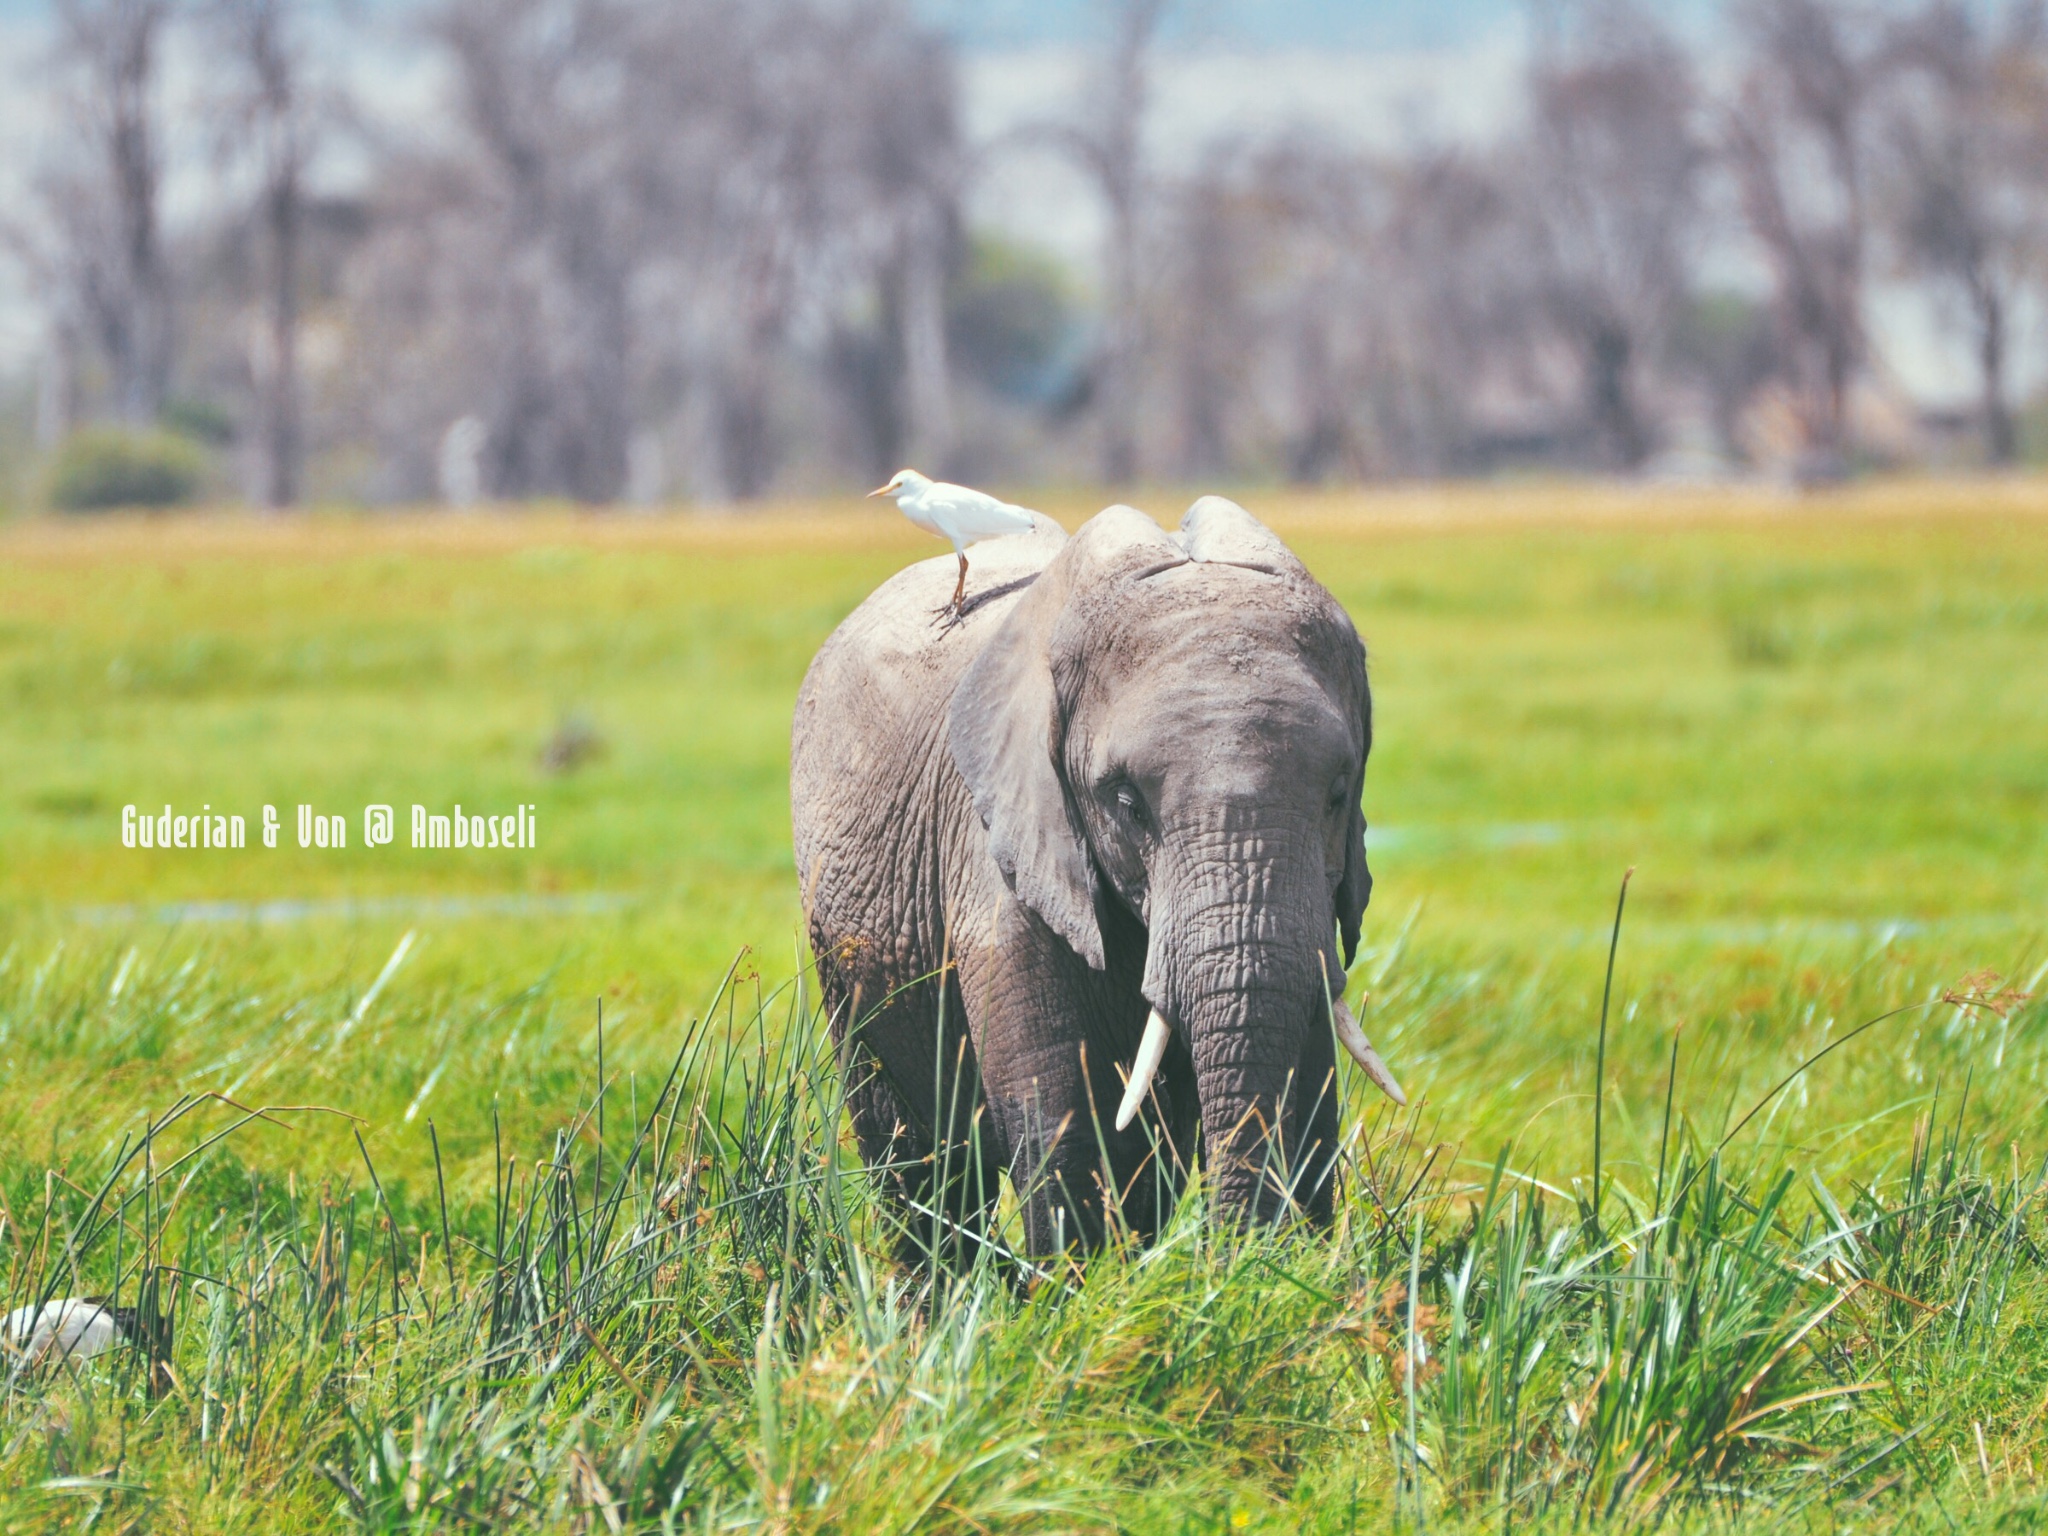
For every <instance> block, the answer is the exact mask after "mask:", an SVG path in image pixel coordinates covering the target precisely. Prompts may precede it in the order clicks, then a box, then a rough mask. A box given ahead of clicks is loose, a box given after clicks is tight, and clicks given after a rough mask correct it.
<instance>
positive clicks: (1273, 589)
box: [948, 496, 1398, 1216]
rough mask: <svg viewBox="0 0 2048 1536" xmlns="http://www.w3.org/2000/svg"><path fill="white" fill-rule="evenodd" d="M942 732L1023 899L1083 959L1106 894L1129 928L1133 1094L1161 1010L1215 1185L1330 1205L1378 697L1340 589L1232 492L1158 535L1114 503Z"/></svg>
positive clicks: (1253, 1205) (1054, 566) (1365, 875)
mask: <svg viewBox="0 0 2048 1536" xmlns="http://www.w3.org/2000/svg"><path fill="white" fill-rule="evenodd" d="M948 741H949V745H950V747H951V750H952V753H953V757H954V761H955V762H956V764H957V765H958V767H959V769H960V772H961V774H962V777H963V778H964V780H965V781H966V784H967V786H968V788H969V790H970V791H971V793H972V795H973V798H974V805H975V809H976V811H977V813H978V814H979V816H980V818H981V821H982V823H983V825H984V826H985V827H986V828H987V831H988V838H989V848H990V851H991V853H992V854H993V856H994V858H995V861H996V863H997V864H998V865H999V866H1000V868H1001V870H1002V873H1003V876H1004V878H1005V880H1006V881H1007V882H1008V883H1009V886H1010V888H1011V890H1012V891H1014V893H1015V895H1016V896H1017V898H1018V900H1019V901H1020V902H1022V903H1023V904H1024V905H1025V906H1027V907H1029V908H1030V909H1031V910H1032V911H1033V912H1035V913H1036V914H1037V915H1038V917H1039V918H1041V919H1042V920H1043V921H1044V922H1045V924H1046V925H1047V926H1048V927H1049V928H1051V929H1052V931H1053V932H1054V933H1056V934H1058V935H1059V936H1060V938H1062V939H1064V940H1065V941H1066V943H1067V944H1068V945H1069V946H1071V947H1072V949H1073V950H1074V952H1075V953H1076V954H1077V955H1079V956H1080V957H1081V958H1083V959H1084V960H1086V961H1087V963H1088V964H1090V965H1091V966H1093V967H1095V968H1097V969H1101V968H1103V966H1104V964H1105V955H1104V944H1105V937H1104V935H1105V924H1106V919H1107V917H1108V915H1109V908H1110V906H1111V905H1112V904H1115V905H1119V906H1121V907H1123V908H1124V909H1126V910H1127V911H1128V912H1129V913H1130V914H1132V915H1133V916H1135V917H1136V919H1137V920H1138V923H1139V924H1140V925H1142V928H1143V930H1144V933H1145V944H1146V952H1145V957H1144V965H1143V981H1142V990H1143V993H1144V997H1145V1000H1146V1002H1147V1003H1148V1004H1149V1005H1150V1007H1151V1010H1152V1022H1151V1023H1150V1025H1148V1028H1147V1038H1146V1040H1145V1042H1144V1044H1143V1045H1142V1046H1141V1048H1140V1051H1139V1060H1138V1062H1137V1064H1136V1066H1135V1067H1134V1078H1136V1079H1140V1080H1141V1081H1139V1082H1138V1085H1137V1088H1136V1091H1135V1092H1134V1093H1133V1094H1132V1095H1131V1098H1130V1100H1129V1101H1128V1102H1127V1114H1128V1111H1129V1109H1131V1108H1134V1107H1135V1103H1136V1100H1137V1099H1138V1098H1140V1097H1142V1095H1143V1091H1144V1082H1143V1081H1142V1079H1146V1078H1148V1077H1149V1074H1150V1072H1151V1070H1152V1069H1153V1068H1156V1066H1157V1064H1158V1060H1159V1055H1160V1052H1161V1049H1162V1048H1163V1047H1164V1045H1165V1044H1166V1033H1167V1031H1169V1030H1170V1031H1172V1032H1173V1033H1176V1034H1178V1035H1179V1036H1180V1037H1181V1038H1182V1040H1183V1041H1184V1042H1185V1043H1186V1045H1187V1047H1188V1050H1189V1052H1190V1054H1191V1056H1192V1058H1193V1061H1194V1066H1195V1088H1196V1094H1197V1097H1198V1100H1199V1104H1200V1118H1201V1127H1202V1138H1203V1147H1204V1154H1203V1155H1204V1159H1205V1161H1206V1163H1207V1165H1208V1167H1209V1169H1210V1176H1211V1180H1212V1187H1213V1188H1214V1189H1215V1191H1216V1192H1217V1196H1218V1198H1219V1200H1220V1202H1221V1203H1222V1204H1223V1205H1224V1206H1225V1207H1227V1208H1230V1209H1232V1210H1235V1211H1237V1212H1240V1213H1242V1214H1246V1215H1257V1216H1273V1215H1277V1214H1280V1213H1282V1212H1283V1211H1285V1210H1286V1209H1288V1208H1289V1206H1290V1204H1298V1205H1300V1206H1302V1207H1304V1208H1306V1209H1307V1210H1309V1211H1310V1213H1311V1214H1327V1211H1328V1208H1329V1205H1328V1202H1329V1193H1328V1171H1329V1164H1330V1161H1331V1159H1332V1158H1333V1157H1334V1155H1335V1130H1336V1112H1335V1084H1334V1082H1333V1080H1332V1076H1331V1074H1332V1068H1333V1060H1334V1058H1333V1054H1332V1051H1331V1048H1330V1041H1331V1027H1330V1026H1331V1021H1332V1000H1333V999H1337V1000H1338V1003H1337V1007H1338V1009H1339V1011H1341V998H1342V987H1343V966H1344V965H1347V964H1349V962H1350V958H1351V955H1352V952H1353V950H1354V948H1355V946H1356V945H1357V942H1358V933H1359V924H1360V920H1361V917H1362V914H1363V913H1364V911H1365V907H1366V903H1367V901H1368V900H1369V899H1370V896H1371V893H1372V876H1371V874H1370V873H1369V871H1368V870H1367V867H1366V855H1365V818H1364V813H1363V811H1362V810H1361V808H1360V796H1361V793H1362V791H1363V787H1364V776H1365V762H1366V754H1367V753H1368V751H1369V750H1370V749H1371V745H1372V705H1371V697H1370V694H1369V692H1368V689H1367V685H1366V672H1365V649H1364V646H1363V645H1362V644H1361V643H1360V641H1359V638H1358V633H1357V631H1356V630H1355V629H1354V628H1353V627H1352V624H1351V621H1350V619H1349V618H1348V617H1347V616H1346V614H1345V613H1344V611H1343V609H1342V608H1341V607H1339V606H1338V604H1337V603H1336V601H1335V600H1334V599H1333V598H1332V597H1331V596H1330V595H1329V593H1328V592H1326V591H1325V590H1324V589H1323V588H1322V587H1321V586H1320V585H1319V584H1318V583H1317V582H1316V581H1315V580H1314V578H1313V577H1311V576H1310V575H1309V573H1308V571H1307V570H1306V568H1304V567H1303V566H1302V564H1301V563H1300V561H1298V560H1297V559H1296V558H1295V557H1294V555H1293V554H1292V553H1291V552H1290V551H1289V550H1288V549H1287V548H1286V547H1285V546H1284V545H1283V544H1282V543H1281V542H1280V541H1279V540H1278V539H1277V538H1276V537H1274V535H1273V534H1272V533H1271V532H1269V531H1268V530H1267V529H1266V528H1265V527H1264V526H1263V525H1261V524H1260V523H1258V522H1257V521H1256V520H1254V519H1253V518H1252V517H1251V515H1250V514H1249V513H1247V512H1245V511H1244V510H1243V509H1242V508H1240V507H1238V506H1236V505H1235V504H1233V503H1231V502H1229V501H1225V500H1223V499H1222V498H1220V497H1213V496H1211V497H1204V498H1203V499H1202V500H1201V501H1198V502H1197V503H1195V505H1194V506H1193V507H1192V508H1191V509H1190V510H1189V512H1188V514H1187V516H1186V518H1185V519H1184V520H1183V522H1182V524H1181V527H1180V530H1179V532H1178V533H1176V534H1171V535H1169V534H1167V533H1165V532H1163V531H1162V530H1161V529H1160V528H1159V526H1158V525H1157V524H1155V523H1154V522H1153V521H1152V520H1151V519H1150V518H1149V517H1147V516H1145V514H1143V513H1141V512H1138V511H1135V510H1133V509H1131V508H1128V507H1112V508H1110V509H1109V510H1108V511H1105V512H1103V513H1101V514H1100V515H1098V516H1097V517H1095V518H1093V519H1092V520H1091V521H1090V522H1089V523H1088V524H1087V525H1086V526H1084V527H1083V528H1082V529H1081V531H1080V532H1079V533H1077V534H1076V535H1075V536H1074V537H1073V538H1072V539H1071V540H1070V541H1069V542H1068V543H1067V544H1066V545H1065V546H1064V547H1063V548H1062V549H1061V550H1060V552H1059V554H1058V555H1057V556H1055V557H1054V558H1053V560H1052V561H1051V562H1050V563H1049V564H1048V565H1047V567H1046V569H1045V570H1044V572H1043V573H1042V574H1041V575H1040V577H1039V578H1038V580H1037V582H1036V583H1035V584H1034V585H1033V586H1032V587H1031V589H1030V590H1029V591H1028V592H1026V593H1025V595H1024V596H1023V597H1022V598H1020V599H1019V601H1018V603H1017V605H1016V607H1015V608H1014V609H1013V610H1012V611H1011V613H1010V614H1009V615H1008V616H1007V617H1006V619H1005V620H1004V622H1003V625H1002V627H1001V628H1000V629H999V630H998V631H997V633H996V634H995V635H994V636H992V637H991V638H990V640H989V642H988V643H987V645H986V646H985V647H984V648H983V650H982V651H981V653H980V655H979V656H978V657H977V658H976V659H975V661H974V663H973V664H972V665H971V666H970V667H969V668H968V670H967V672H966V674H965V675H964V677H963V678H962V680H961V683H960V686H959V688H958V689H957V691H956V692H955V694H954V698H953V703H952V705H951V713H950V719H949V722H948ZM1115 926H1117V927H1119V928H1121V929H1127V928H1128V926H1129V925H1128V924H1120V925H1115ZM1340 956H1341V959H1340ZM1339 1022H1340V1033H1342V1032H1343V1026H1348V1035H1347V1036H1346V1038H1345V1043H1346V1044H1347V1045H1348V1046H1350V1047H1351V1049H1352V1051H1353V1054H1354V1055H1357V1054H1359V1050H1360V1048H1361V1047H1363V1036H1360V1035H1357V1029H1356V1025H1355V1024H1352V1023H1351V1022H1350V1020H1349V1016H1348V1015H1345V1016H1343V1018H1342V1019H1341V1020H1340V1021H1339ZM1349 1036H1356V1042H1355V1043H1354V1041H1353V1040H1352V1039H1351V1038H1349ZM1365 1052H1366V1055H1370V1050H1369V1047H1365ZM1148 1053H1149V1056H1150V1060H1149V1062H1148V1061H1147V1060H1146V1057H1147V1054H1148ZM1361 1059H1363V1058H1361ZM1377 1060H1378V1059H1377V1057H1373V1058H1372V1062H1371V1065H1374V1066H1376V1065H1377ZM1379 1072H1380V1074H1381V1075H1382V1076H1383V1074H1384V1068H1383V1067H1381V1068H1379ZM1385 1083H1386V1084H1387V1085H1391V1079H1385ZM1391 1091H1393V1092H1395V1093H1396V1094H1398V1089H1393V1090H1391ZM1281 1168H1286V1169H1288V1170H1290V1173H1289V1179H1290V1180H1291V1187H1290V1184H1289V1183H1288V1182H1286V1181H1283V1180H1281V1179H1279V1178H1276V1177H1275V1172H1276V1170H1277V1169H1281Z"/></svg>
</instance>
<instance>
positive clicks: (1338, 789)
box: [1330, 779, 1351, 815]
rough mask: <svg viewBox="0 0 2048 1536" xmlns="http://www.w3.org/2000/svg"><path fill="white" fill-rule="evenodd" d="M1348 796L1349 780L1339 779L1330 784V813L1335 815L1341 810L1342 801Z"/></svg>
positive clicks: (1342, 807) (1349, 795)
mask: <svg viewBox="0 0 2048 1536" xmlns="http://www.w3.org/2000/svg"><path fill="white" fill-rule="evenodd" d="M1350 798H1351V781H1350V780H1349V779H1339V780H1338V781H1337V782H1336V783H1335V784H1333V785H1331V786H1330V813H1331V814H1332V815H1335V814H1336V813H1338V812H1339V811H1342V810H1343V809H1344V808H1345V807H1344V802H1345V801H1346V800H1348V799H1350Z"/></svg>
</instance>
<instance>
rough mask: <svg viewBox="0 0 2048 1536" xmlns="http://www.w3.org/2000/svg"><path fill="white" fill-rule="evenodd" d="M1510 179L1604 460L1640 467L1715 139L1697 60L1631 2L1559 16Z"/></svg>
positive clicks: (1546, 34) (1534, 82)
mask: <svg viewBox="0 0 2048 1536" xmlns="http://www.w3.org/2000/svg"><path fill="white" fill-rule="evenodd" d="M1529 97H1530V121H1529V128H1528V132H1527V134H1526V136H1525V138H1524V139H1523V141H1522V144H1521V148H1520V153H1519V154H1517V155H1514V156H1513V158H1515V159H1516V160H1518V161H1519V163H1520V168H1521V169H1522V170H1523V171H1524V172H1525V174H1520V175H1515V176H1513V177H1511V178H1510V185H1512V186H1514V187H1515V188H1517V189H1518V191H1519V193H1520V197H1519V200H1518V201H1519V207H1520V210H1521V214H1522V216H1523V217H1524V218H1525V219H1526V220H1527V222H1528V225H1529V228H1530V231H1531V234H1532V236H1533V239H1532V246H1533V249H1534V253H1535V254H1536V257H1537V260H1538V262H1539V264H1540V275H1539V277H1538V284H1539V286H1540V288H1541V290H1542V300H1543V303H1544V305H1545V308H1546V309H1547V310H1548V311H1549V313H1550V315H1551V317H1552V318H1553V320H1554V322H1555V324H1556V325H1557V326H1558V327H1559V329H1560V330H1561V331H1562V333H1563V334H1564V336H1565V338H1566V339H1567V340H1568V341H1569V343H1570V345H1571V346H1572V348H1573V350H1574V351H1575V352H1576V354H1577V355H1578V358H1579V366H1580V369H1581V371H1582V375H1583V379H1584V389H1585V411H1586V415H1587V418H1588V420H1589V421H1590V423H1591V425H1592V429H1593V433H1594V437H1595V440H1596V442H1597V444H1598V452H1599V456H1600V457H1601V459H1602V460H1603V461H1604V462H1606V463H1607V464H1609V465H1612V466H1614V467H1616V468H1621V469H1634V468H1635V467H1637V466H1638V465H1639V464H1641V463H1642V461H1643V460H1644V458H1645V457H1647V456H1648V454H1649V452H1650V450H1651V447H1652V446H1653V441H1654V438H1655V430H1654V426H1653V423H1652V422H1651V421H1650V420H1649V419H1648V418H1647V415H1646V408H1645V404H1644V399H1643V391H1642V376H1643V374H1644V372H1645V370H1646V369H1648V368H1650V367H1652V366H1654V363H1655V360H1656V358H1657V355H1658V353H1659V352H1660V350H1661V348H1662V347H1663V345H1664V343H1665V341H1666V339H1667V338H1668V336H1669V334H1670V331H1671V327H1672V325H1673V322H1674V320H1675V319H1676V317H1677V315H1678V313H1679V311H1680V309H1681V307H1682V306H1683V304H1684V301H1685V297H1686V293H1687V289H1688V286H1689V273H1688V271H1687V266H1688V259H1689V256H1690V253H1691V250H1692V249H1693V247H1694V245H1695V243H1696V242H1695V235H1696V232H1697V226H1698V223H1699V217H1700V212H1701V209H1700V172H1701V169H1702V167H1703V165H1704V164H1705V161H1706V152H1705V146H1704V145H1703V144H1702V142H1701V140H1700V137H1699V134H1698V132H1697V129H1696V126H1695V119H1696V117H1697V115H1698V92H1697V89H1696V87H1695V85H1694V81H1693V71H1692V63H1691V60H1690V59H1689V58H1688V57H1687V55H1686V53H1685V51H1684V49H1683V48H1681V47H1680V46H1679V44H1678V43H1677V41H1676V40H1675V39H1674V38H1673V37H1672V35H1671V34H1670V33H1669V32H1667V31H1666V30H1665V29H1664V28H1663V27H1661V26H1660V25H1658V24H1657V23H1656V22H1655V21H1654V20H1652V19H1651V17H1650V16H1649V14H1648V13H1647V12H1646V11H1644V10H1643V9H1641V8H1640V7H1638V6H1636V5H1635V4H1632V3H1630V0H1588V3H1585V4H1582V5H1576V6H1572V7H1569V8H1563V9H1560V10H1558V11H1555V12H1553V13H1551V25H1550V26H1549V27H1548V28H1547V29H1545V30H1544V31H1543V32H1542V33H1541V34H1540V35H1539V45H1538V47H1537V50H1536V52H1535V56H1534V61H1533V64H1532V67H1531V69H1530V76H1529Z"/></svg>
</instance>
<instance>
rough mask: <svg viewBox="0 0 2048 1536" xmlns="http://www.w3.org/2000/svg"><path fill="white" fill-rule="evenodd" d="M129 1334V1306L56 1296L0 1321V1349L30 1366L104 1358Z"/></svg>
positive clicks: (132, 1327) (131, 1313) (18, 1309)
mask: <svg viewBox="0 0 2048 1536" xmlns="http://www.w3.org/2000/svg"><path fill="white" fill-rule="evenodd" d="M134 1331H135V1309H134V1308H133V1307H116V1306H110V1305H109V1304H108V1303H107V1301H106V1300H105V1299H104V1298H103V1297H99V1296H59V1297H57V1298H56V1299H55V1300H54V1301H46V1302H44V1303H43V1304H42V1305H41V1306H40V1307H38V1306H35V1305H33V1304H31V1305H29V1306H26V1307H16V1308H15V1309H14V1310H13V1311H12V1312H10V1313H8V1314H7V1319H6V1321H5V1322H0V1350H4V1351H5V1352H6V1353H7V1354H10V1355H19V1356H21V1357H22V1358H23V1360H24V1362H25V1363H26V1364H27V1365H29V1366H30V1367H36V1366H42V1365H54V1364H58V1363H61V1362H63V1361H66V1360H89V1359H91V1358H92V1357H93V1356H94V1355H98V1354H104V1353H105V1352H106V1351H107V1350H109V1349H112V1348H113V1347H114V1345H115V1344H117V1343H118V1342H120V1341H121V1340H122V1339H125V1338H129V1337H131V1336H132V1335H133V1333H134Z"/></svg>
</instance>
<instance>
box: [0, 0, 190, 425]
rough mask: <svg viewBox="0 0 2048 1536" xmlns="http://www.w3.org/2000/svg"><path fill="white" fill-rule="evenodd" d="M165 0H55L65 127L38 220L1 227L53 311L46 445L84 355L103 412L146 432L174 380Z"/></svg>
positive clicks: (71, 408) (42, 187) (67, 404)
mask: <svg viewBox="0 0 2048 1536" xmlns="http://www.w3.org/2000/svg"><path fill="white" fill-rule="evenodd" d="M170 16H171V4H170V0H57V4H56V52H55V59H54V62H55V65H56V68H57V71H58V81H59V84H58V89H57V93H56V99H57V103H58V110H59V112H60V113H61V114H62V117H63V120H64V121H63V126H62V130H61V131H60V132H59V133H57V134H55V135H53V136H52V142H53V143H54V144H55V145H56V146H57V147H56V149H55V151H54V155H53V158H52V159H51V160H50V162H48V163H47V164H46V165H45V166H44V167H43V168H42V169H41V171H40V172H39V174H38V175H37V176H36V178H35V199H34V203H35V207H34V213H33V215H32V216H31V217H30V218H29V219H26V220H23V221H20V222H18V223H16V224H15V225H13V226H12V227H11V228H10V230H9V237H10V244H12V245H13V246H14V247H15V248H16V249H17V250H18V251H19V252H20V253H21V254H22V255H23V256H24V257H25V259H26V262H27V265H28V268H29V270H30V272H31V274H32V277H33V279H34V280H35V282H36V285H37V287H38V288H39V290H40V291H41V293H42V295H43V297H44V302H45V305H46V309H47V312H48V314H49V316H50V335H51V352H52V357H51V359H50V364H51V370H52V372H51V377H49V379H48V380H47V382H46V385H45V389H44V399H45V401H46V420H45V421H44V422H43V423H42V430H41V432H40V434H39V435H41V436H43V437H44V438H45V439H46V440H48V441H54V440H55V439H56V438H58V437H60V436H62V434H63V433H64V432H65V431H66V430H67V429H68V428H69V426H70V424H71V417H72V415H73V414H74V412H75V411H76V410H77V409H78V408H79V407H80V406H81V405H82V403H83V401H82V396H83V394H84V389H83V387H82V380H81V378H80V373H81V371H82V370H80V369H79V368H78V366H77V365H78V363H79V361H80V359H79V357H78V352H79V351H80V350H81V348H82V347H84V346H90V347H91V348H92V349H93V351H94V352H95V353H96V354H97V357H98V360H99V361H100V362H101V363H103V364H104V367H105V369H106V379H105V386H106V395H107V404H108V407H109V409H110V411H111V413H112V414H113V415H114V416H115V417H116V418H118V419H119V420H121V421H123V422H126V423H128V424H129V425H131V426H134V427H146V426H148V425H150V424H151V423H153V422H154V421H155V420H156V417H157V413H158V411H159V410H160V409H161V408H162V405H163V399H164V391H165V389H166V388H167V387H168V384H169V380H170V372H171V348H172V331H171V275H170V270H169V264H168V262H167V261H166V259H165V254H164V245H163V236H162V230H161V223H160V213H159V206H158V205H159V182H160V179H161V173H162V164H161V161H162V146H161V142H160V141H161V129H160V125H159V123H158V107H157V99H156V93H157V85H158V72H159V60H160V55H161V52H162V44H163V34H164V30H165V27H166V25H167V23H168V21H169V19H170Z"/></svg>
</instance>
